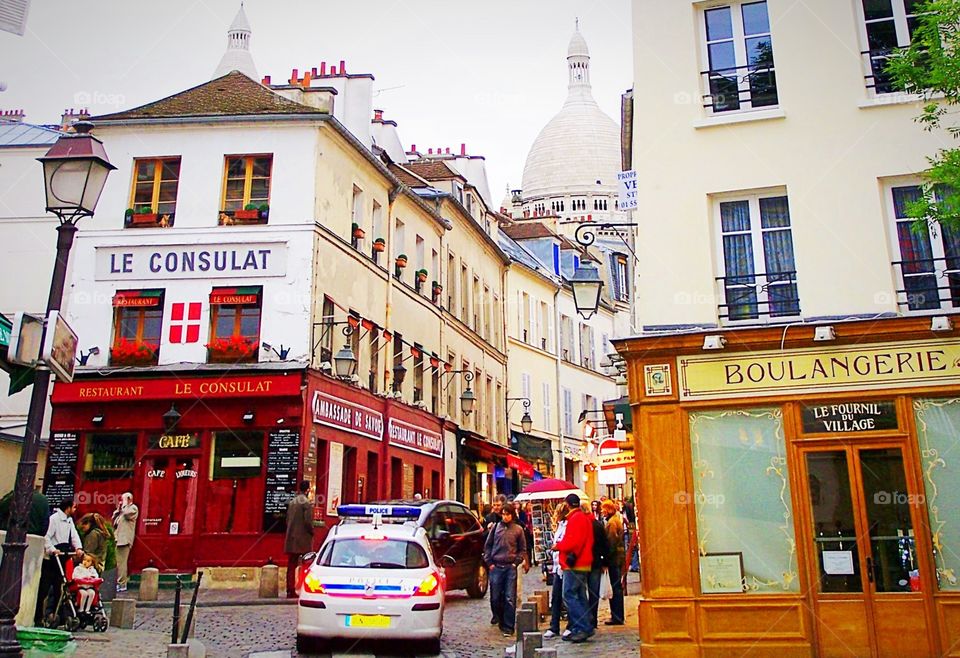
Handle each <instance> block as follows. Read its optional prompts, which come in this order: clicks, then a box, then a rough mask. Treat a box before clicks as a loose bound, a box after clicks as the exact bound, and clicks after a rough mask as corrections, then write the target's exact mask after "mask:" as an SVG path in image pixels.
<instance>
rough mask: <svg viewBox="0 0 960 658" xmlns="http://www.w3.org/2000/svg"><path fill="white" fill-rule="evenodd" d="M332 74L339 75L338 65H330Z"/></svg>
mask: <svg viewBox="0 0 960 658" xmlns="http://www.w3.org/2000/svg"><path fill="white" fill-rule="evenodd" d="M330 75H332V76H334V77H336V75H337V67H336V66H335V65H334V66H331V67H330Z"/></svg>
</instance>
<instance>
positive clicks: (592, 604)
mask: <svg viewBox="0 0 960 658" xmlns="http://www.w3.org/2000/svg"><path fill="white" fill-rule="evenodd" d="M601 575H603V569H593V570H592V571H591V572H590V575H589V578H588V579H587V589H588V591H587V601H588V603H589V609H590V627H591V628H596V627H597V613H598V612H599V611H600V576H601Z"/></svg>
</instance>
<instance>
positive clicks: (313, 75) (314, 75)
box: [310, 66, 317, 78]
mask: <svg viewBox="0 0 960 658" xmlns="http://www.w3.org/2000/svg"><path fill="white" fill-rule="evenodd" d="M310 75H311V76H312V77H314V78H315V77H317V67H316V66H314V67H313V68H312V69H310Z"/></svg>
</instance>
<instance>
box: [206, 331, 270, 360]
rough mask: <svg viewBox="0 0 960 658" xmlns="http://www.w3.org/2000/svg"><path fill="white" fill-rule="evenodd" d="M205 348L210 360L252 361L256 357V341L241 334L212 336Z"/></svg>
mask: <svg viewBox="0 0 960 658" xmlns="http://www.w3.org/2000/svg"><path fill="white" fill-rule="evenodd" d="M206 348H207V350H208V352H209V359H210V361H211V362H218V363H223V362H238V361H252V360H254V359H255V358H256V355H257V348H258V343H257V341H253V340H250V339H248V338H244V337H242V336H231V337H230V338H214V339H213V340H211V341H210V342H209V343H207V345H206Z"/></svg>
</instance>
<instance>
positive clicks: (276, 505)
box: [263, 429, 300, 527]
mask: <svg viewBox="0 0 960 658" xmlns="http://www.w3.org/2000/svg"><path fill="white" fill-rule="evenodd" d="M299 463H300V430H293V429H277V430H273V431H272V432H270V434H269V435H268V436H267V473H266V487H265V489H264V500H263V515H264V524H265V526H264V527H270V526H271V525H273V522H274V521H275V519H276V518H278V517H280V518H283V516H284V515H285V514H286V511H287V501H288V500H290V498H291V497H292V496H294V495H296V492H297V467H298V466H299Z"/></svg>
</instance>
